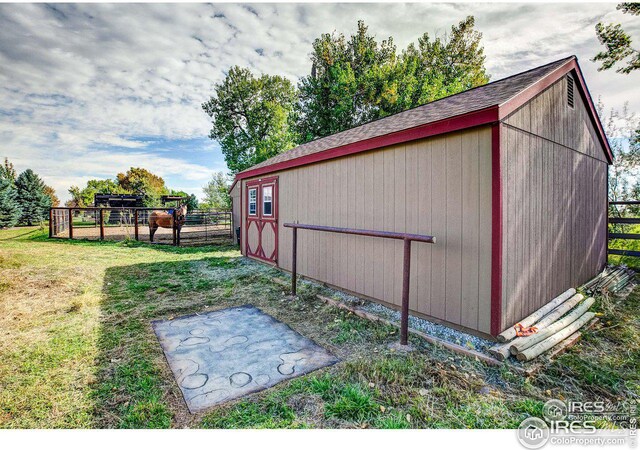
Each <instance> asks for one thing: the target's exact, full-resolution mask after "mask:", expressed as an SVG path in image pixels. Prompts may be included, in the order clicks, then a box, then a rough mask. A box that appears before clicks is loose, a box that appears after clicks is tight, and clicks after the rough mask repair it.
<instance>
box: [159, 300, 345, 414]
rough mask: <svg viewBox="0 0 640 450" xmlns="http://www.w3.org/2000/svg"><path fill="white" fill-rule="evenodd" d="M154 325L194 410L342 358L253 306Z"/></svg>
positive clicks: (179, 384) (184, 394)
mask: <svg viewBox="0 0 640 450" xmlns="http://www.w3.org/2000/svg"><path fill="white" fill-rule="evenodd" d="M153 328H154V331H155V333H156V335H157V337H158V340H159V341H160V345H161V346H162V349H163V351H164V354H165V356H166V358H167V361H168V363H169V366H170V367H171V370H172V372H173V375H174V376H175V378H176V381H177V383H178V386H179V387H180V390H181V391H182V395H183V396H184V399H185V402H186V403H187V407H188V408H189V411H191V412H192V413H194V412H198V411H202V410H204V409H206V408H209V407H211V406H214V405H217V404H220V403H224V402H226V401H229V400H233V399H236V398H239V397H242V396H245V395H247V394H250V393H253V392H257V391H261V390H263V389H266V388H268V387H271V386H273V385H275V384H277V383H279V382H280V381H283V380H286V379H289V378H294V377H298V376H300V375H304V374H306V373H309V372H312V371H314V370H316V369H319V368H322V367H325V366H329V365H331V364H335V363H336V362H338V359H337V358H336V357H335V356H333V355H331V354H330V353H329V352H327V351H326V350H325V349H324V348H322V347H320V346H318V345H317V344H316V343H314V342H313V341H311V340H309V339H307V338H305V337H304V336H302V335H300V334H299V333H296V332H295V331H293V330H292V329H291V328H289V327H288V326H287V325H285V324H284V323H282V322H279V321H277V320H276V319H274V318H273V317H271V316H269V315H268V314H265V313H263V312H262V311H261V310H259V309H258V308H256V307H254V306H251V305H244V306H240V307H235V308H228V309H223V310H220V311H214V312H210V313H207V314H202V315H191V316H185V317H179V318H176V319H173V320H163V321H155V322H153Z"/></svg>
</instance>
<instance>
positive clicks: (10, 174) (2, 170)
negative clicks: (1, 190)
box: [0, 158, 17, 184]
mask: <svg viewBox="0 0 640 450" xmlns="http://www.w3.org/2000/svg"><path fill="white" fill-rule="evenodd" d="M16 176H17V173H16V169H14V167H13V164H12V163H10V162H9V158H5V159H4V165H2V166H0V178H4V179H5V180H8V181H9V182H10V183H12V184H15V182H16Z"/></svg>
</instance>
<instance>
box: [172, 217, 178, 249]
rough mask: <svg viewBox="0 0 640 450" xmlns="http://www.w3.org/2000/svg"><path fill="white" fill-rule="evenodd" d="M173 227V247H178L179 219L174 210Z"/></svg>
mask: <svg viewBox="0 0 640 450" xmlns="http://www.w3.org/2000/svg"><path fill="white" fill-rule="evenodd" d="M172 214H173V226H172V227H171V228H173V245H178V228H177V226H178V224H177V218H178V215H177V214H176V210H175V209H174V210H173V213H172Z"/></svg>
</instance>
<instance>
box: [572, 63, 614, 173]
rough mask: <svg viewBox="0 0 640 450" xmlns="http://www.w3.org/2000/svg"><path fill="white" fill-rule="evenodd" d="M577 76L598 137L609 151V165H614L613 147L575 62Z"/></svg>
mask: <svg viewBox="0 0 640 450" xmlns="http://www.w3.org/2000/svg"><path fill="white" fill-rule="evenodd" d="M574 64H575V70H576V74H577V75H578V81H579V82H580V87H581V88H582V89H581V91H582V94H583V97H585V98H586V100H587V105H588V106H589V111H590V112H591V119H592V120H593V121H594V122H595V125H596V131H597V132H598V136H599V137H600V142H601V143H602V145H603V146H604V148H605V150H606V151H607V161H609V164H613V152H612V151H611V147H610V146H609V140H608V139H607V135H606V134H605V132H604V128H603V127H602V122H601V121H600V116H599V115H598V113H597V111H596V108H595V106H594V105H593V99H592V98H591V93H590V92H589V88H588V87H587V83H585V81H584V77H583V76H582V71H581V70H580V66H579V65H578V63H577V62H575V61H574Z"/></svg>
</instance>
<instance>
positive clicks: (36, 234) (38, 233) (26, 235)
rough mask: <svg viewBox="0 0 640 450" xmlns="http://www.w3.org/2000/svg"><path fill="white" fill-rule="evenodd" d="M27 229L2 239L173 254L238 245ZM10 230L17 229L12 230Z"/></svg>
mask: <svg viewBox="0 0 640 450" xmlns="http://www.w3.org/2000/svg"><path fill="white" fill-rule="evenodd" d="M25 229H26V230H27V231H24V232H22V233H20V234H11V235H9V236H8V237H4V238H1V239H0V241H21V240H28V241H32V242H47V243H51V244H57V245H72V246H80V247H130V248H147V249H153V250H157V251H160V252H164V253H173V254H180V255H185V254H197V253H210V252H211V251H226V250H236V249H237V248H238V247H237V245H236V244H235V241H234V240H233V239H231V238H222V239H216V240H215V241H213V242H211V243H207V244H204V245H203V244H193V245H183V246H180V247H176V246H173V245H171V244H166V243H157V244H152V243H149V242H143V241H136V240H133V239H125V240H121V241H115V240H113V241H111V240H104V241H101V240H97V239H67V238H50V237H49V232H48V230H47V229H45V228H42V229H41V228H36V227H28V229H27V227H25ZM10 231H17V229H16V230H10Z"/></svg>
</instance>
